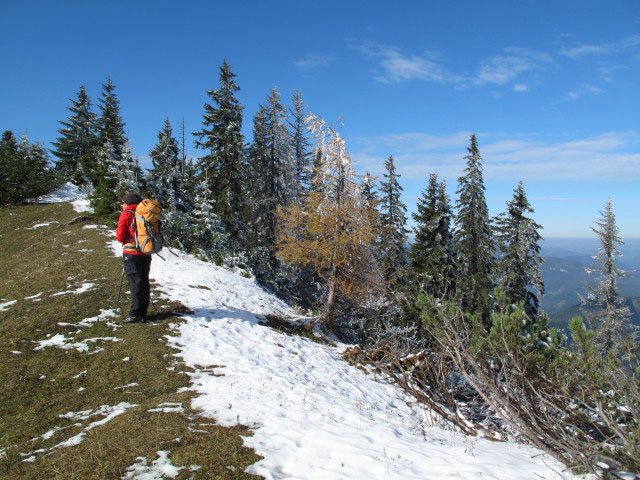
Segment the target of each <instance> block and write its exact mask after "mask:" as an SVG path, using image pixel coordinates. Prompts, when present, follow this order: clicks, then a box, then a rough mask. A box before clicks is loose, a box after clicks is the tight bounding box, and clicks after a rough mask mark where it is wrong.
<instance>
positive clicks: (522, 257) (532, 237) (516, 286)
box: [494, 182, 544, 319]
mask: <svg viewBox="0 0 640 480" xmlns="http://www.w3.org/2000/svg"><path fill="white" fill-rule="evenodd" d="M530 213H534V212H533V208H531V204H530V203H529V200H528V199H527V194H526V193H525V191H524V185H523V183H522V182H520V183H519V184H518V186H517V187H516V189H515V190H514V192H513V198H512V199H511V200H510V201H508V202H507V211H506V212H503V213H501V214H500V215H498V216H497V217H496V219H495V228H494V231H495V236H496V240H497V242H498V246H499V247H500V256H499V258H498V264H497V270H498V272H497V273H498V284H499V285H500V287H502V288H503V289H504V292H505V295H506V297H507V298H508V299H509V301H511V302H513V303H518V302H522V304H523V305H524V311H525V313H526V314H527V315H528V316H529V318H532V319H535V318H536V317H537V315H538V304H539V298H540V297H541V296H542V295H543V294H544V283H543V282H542V276H541V273H540V265H541V264H542V258H541V257H540V241H541V240H542V237H541V236H540V234H539V233H538V230H540V229H541V228H542V226H541V225H539V224H537V223H536V222H534V221H533V219H531V218H529V217H527V216H526V214H530Z"/></svg>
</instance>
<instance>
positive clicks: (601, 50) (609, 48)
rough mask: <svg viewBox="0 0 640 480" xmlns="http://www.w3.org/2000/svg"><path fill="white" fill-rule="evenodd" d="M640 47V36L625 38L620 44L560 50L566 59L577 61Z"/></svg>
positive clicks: (613, 43)
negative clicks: (582, 58)
mask: <svg viewBox="0 0 640 480" xmlns="http://www.w3.org/2000/svg"><path fill="white" fill-rule="evenodd" d="M638 45H640V35H633V36H630V37H625V38H623V39H622V40H620V41H618V42H608V43H603V44H600V45H587V44H583V45H578V46H576V47H567V48H563V49H562V50H560V54H561V55H564V56H565V57H568V58H572V59H577V58H581V57H587V56H590V55H609V54H613V53H618V52H621V51H624V50H627V49H632V48H634V47H637V46H638Z"/></svg>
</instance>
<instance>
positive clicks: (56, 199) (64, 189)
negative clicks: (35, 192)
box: [31, 182, 87, 203]
mask: <svg viewBox="0 0 640 480" xmlns="http://www.w3.org/2000/svg"><path fill="white" fill-rule="evenodd" d="M86 197H87V194H86V193H85V192H83V191H82V190H80V189H79V188H78V187H76V186H75V185H74V184H73V183H70V182H67V183H65V184H64V185H62V186H61V187H58V188H57V189H55V190H54V191H53V192H51V193H48V194H46V195H41V196H39V197H38V198H36V199H34V200H33V199H32V200H31V201H32V202H34V203H62V202H70V201H73V200H78V199H86Z"/></svg>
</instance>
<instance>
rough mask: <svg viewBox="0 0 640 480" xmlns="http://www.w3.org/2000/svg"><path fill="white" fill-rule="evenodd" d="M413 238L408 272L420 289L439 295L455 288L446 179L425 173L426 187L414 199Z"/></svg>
mask: <svg viewBox="0 0 640 480" xmlns="http://www.w3.org/2000/svg"><path fill="white" fill-rule="evenodd" d="M412 216H413V219H414V220H415V222H416V226H415V228H414V233H415V239H414V243H413V245H412V246H411V250H410V253H409V256H410V259H411V262H410V273H411V276H412V277H413V279H414V281H416V282H417V283H418V284H419V285H420V290H422V291H424V292H425V293H427V294H429V295H431V296H433V297H435V298H441V297H443V296H445V295H447V294H452V293H453V292H454V291H455V276H456V267H455V252H454V248H453V233H452V232H451V218H452V212H451V205H450V203H449V196H448V195H447V193H446V182H445V181H444V180H443V181H442V182H440V183H439V182H438V176H437V175H436V174H435V173H432V174H430V175H429V183H428V184H427V189H426V190H425V191H423V192H422V196H421V197H420V199H419V200H418V205H417V212H416V213H413V214H412Z"/></svg>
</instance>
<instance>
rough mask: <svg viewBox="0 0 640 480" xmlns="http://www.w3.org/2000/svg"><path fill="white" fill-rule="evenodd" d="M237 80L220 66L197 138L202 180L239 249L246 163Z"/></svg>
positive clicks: (228, 70)
mask: <svg viewBox="0 0 640 480" xmlns="http://www.w3.org/2000/svg"><path fill="white" fill-rule="evenodd" d="M235 77H236V75H235V74H234V73H233V72H232V71H231V67H230V66H229V64H228V63H227V62H226V60H225V61H224V62H223V63H222V65H221V66H220V88H218V89H217V90H209V91H208V92H207V95H208V96H209V98H210V99H211V101H212V104H209V103H205V105H204V114H203V116H202V118H203V120H202V125H203V126H202V129H201V130H199V131H197V132H194V135H195V136H196V138H197V139H196V142H195V145H196V147H197V148H199V149H201V150H203V151H205V152H206V154H205V155H204V156H203V157H200V159H199V160H198V163H197V167H198V171H199V179H200V180H201V179H203V178H205V179H206V181H207V184H208V189H209V191H210V192H212V194H213V195H214V196H215V197H214V204H213V211H214V213H216V214H217V215H218V216H219V218H220V219H221V221H222V223H223V225H224V228H225V230H226V231H227V233H229V235H230V238H231V240H232V241H233V243H234V244H235V245H236V246H238V245H239V244H240V242H241V240H242V237H243V236H244V234H245V231H244V230H245V229H244V228H243V225H244V220H245V218H244V216H245V215H246V210H245V206H246V205H245V200H244V193H245V192H244V186H243V176H244V175H245V164H246V161H245V154H244V137H243V135H242V131H241V129H242V108H243V107H242V106H241V105H240V103H239V102H238V100H237V99H236V97H235V95H236V92H237V91H238V90H239V87H238V86H237V85H236V83H235V80H234V79H235Z"/></svg>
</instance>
